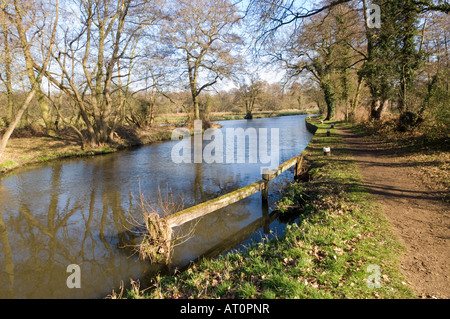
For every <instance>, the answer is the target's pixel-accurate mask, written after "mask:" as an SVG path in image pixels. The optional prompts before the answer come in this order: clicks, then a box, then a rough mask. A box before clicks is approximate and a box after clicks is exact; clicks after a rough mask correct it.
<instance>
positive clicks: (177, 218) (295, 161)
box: [164, 155, 303, 228]
mask: <svg viewBox="0 0 450 319" xmlns="http://www.w3.org/2000/svg"><path fill="white" fill-rule="evenodd" d="M294 165H295V170H294V179H296V178H297V177H298V176H299V175H300V174H301V170H302V165H303V155H297V156H294V157H293V158H291V159H290V160H288V161H286V162H284V163H283V164H281V165H280V166H278V168H276V169H274V170H271V171H268V172H264V173H263V174H262V180H260V181H258V182H256V183H253V184H251V185H248V186H246V187H243V188H241V189H238V190H235V191H233V192H230V193H228V194H225V195H222V196H220V197H218V198H215V199H212V200H209V201H207V202H204V203H201V204H198V205H196V206H193V207H189V208H186V209H184V210H182V211H179V212H177V213H175V214H172V215H169V216H167V217H165V218H164V220H165V223H166V225H167V226H168V227H171V228H173V227H177V226H181V225H182V224H184V223H186V222H188V221H191V220H194V219H196V218H199V217H202V216H205V215H207V214H209V213H212V212H214V211H216V210H218V209H220V208H223V207H226V206H228V205H231V204H233V203H236V202H237V201H240V200H241V199H244V198H246V197H249V196H250V195H253V194H255V193H257V192H259V191H261V192H262V200H263V201H267V198H268V194H269V181H271V180H272V179H274V178H275V177H277V176H278V175H280V174H281V173H283V172H284V171H286V170H288V169H289V168H291V167H292V166H294Z"/></svg>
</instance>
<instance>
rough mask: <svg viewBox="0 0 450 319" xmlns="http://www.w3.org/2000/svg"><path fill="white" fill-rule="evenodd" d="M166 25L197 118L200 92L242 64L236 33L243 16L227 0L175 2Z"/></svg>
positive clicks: (169, 44) (169, 42)
mask: <svg viewBox="0 0 450 319" xmlns="http://www.w3.org/2000/svg"><path fill="white" fill-rule="evenodd" d="M170 10H171V11H170V12H169V13H168V23H167V26H166V27H164V28H163V31H162V32H163V35H165V36H164V38H165V43H166V44H167V45H168V46H169V47H172V48H173V54H172V59H173V61H174V64H175V65H176V66H180V67H181V68H182V71H181V74H180V76H181V77H185V78H186V79H187V84H188V85H187V86H188V87H189V89H190V92H191V96H192V105H193V111H194V119H200V118H201V114H200V107H199V95H200V94H201V92H202V91H204V90H205V89H207V88H210V87H212V86H213V85H215V84H216V83H217V82H218V81H219V80H220V79H223V78H229V77H231V75H232V72H233V69H234V68H235V66H236V65H237V64H238V63H239V61H240V58H239V56H238V55H237V52H238V51H237V50H238V49H239V46H240V45H241V44H242V40H241V38H240V37H239V36H238V35H237V33H235V32H234V27H235V25H236V24H237V23H238V22H239V20H240V17H239V15H238V10H237V7H236V6H235V5H233V4H232V3H230V2H229V1H227V0H206V1H204V0H180V1H173V2H172V3H171V6H170Z"/></svg>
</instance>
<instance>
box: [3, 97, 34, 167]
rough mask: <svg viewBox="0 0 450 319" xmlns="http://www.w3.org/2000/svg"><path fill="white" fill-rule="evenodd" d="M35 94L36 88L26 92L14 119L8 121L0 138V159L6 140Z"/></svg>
mask: <svg viewBox="0 0 450 319" xmlns="http://www.w3.org/2000/svg"><path fill="white" fill-rule="evenodd" d="M35 94H36V89H35V88H33V89H31V91H30V92H29V93H28V95H27V97H26V99H25V101H24V102H23V104H22V106H21V107H20V109H19V110H18V111H17V113H16V116H15V117H14V120H12V121H11V123H9V125H8V128H7V129H6V131H5V134H3V136H2V138H1V140H0V159H1V158H2V156H3V153H4V152H5V149H6V144H8V140H9V138H10V137H11V134H12V132H13V131H14V129H15V128H16V126H17V124H18V123H19V122H20V119H21V118H22V115H23V113H24V112H25V110H26V109H27V108H28V106H29V105H30V103H31V100H32V99H33V97H34V95H35Z"/></svg>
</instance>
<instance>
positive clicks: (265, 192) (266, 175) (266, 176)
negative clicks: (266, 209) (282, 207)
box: [261, 171, 270, 203]
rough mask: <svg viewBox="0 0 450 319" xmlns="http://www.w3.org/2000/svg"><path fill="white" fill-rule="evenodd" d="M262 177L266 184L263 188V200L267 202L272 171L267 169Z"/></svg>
mask: <svg viewBox="0 0 450 319" xmlns="http://www.w3.org/2000/svg"><path fill="white" fill-rule="evenodd" d="M262 178H263V181H264V186H263V188H262V190H261V194H262V201H263V203H265V202H267V200H268V198H269V181H270V173H269V171H265V172H264V173H263V174H262Z"/></svg>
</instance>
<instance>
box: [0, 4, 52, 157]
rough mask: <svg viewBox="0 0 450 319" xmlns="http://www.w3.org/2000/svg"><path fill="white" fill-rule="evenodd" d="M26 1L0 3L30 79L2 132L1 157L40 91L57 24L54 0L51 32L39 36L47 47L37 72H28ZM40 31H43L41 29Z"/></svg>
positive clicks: (30, 63) (28, 50) (30, 62)
mask: <svg viewBox="0 0 450 319" xmlns="http://www.w3.org/2000/svg"><path fill="white" fill-rule="evenodd" d="M26 5H27V3H25V2H21V1H19V0H16V1H14V3H13V4H11V5H7V4H6V3H3V2H2V4H1V6H0V10H1V13H2V15H4V17H6V18H7V21H8V23H9V24H10V25H11V26H12V27H14V28H15V30H16V32H17V35H18V38H19V42H20V47H21V50H22V53H23V56H24V58H25V64H26V69H27V72H28V73H29V74H28V78H29V81H30V90H29V92H28V94H27V96H26V98H25V100H24V101H23V102H22V105H21V106H20V108H19V109H18V111H17V113H16V114H15V117H14V119H13V120H12V121H11V123H9V125H8V128H7V129H6V131H5V133H4V134H3V136H2V138H1V140H0V158H1V157H2V155H3V153H4V151H5V148H6V145H7V143H8V140H9V138H10V136H11V134H12V132H13V131H14V129H15V127H16V126H17V124H18V123H19V121H20V119H21V118H22V115H23V113H24V112H25V110H26V109H27V108H28V106H29V105H30V103H31V101H32V99H33V98H34V96H35V95H36V94H37V93H38V92H40V90H41V88H40V84H41V80H42V77H43V75H44V71H45V70H47V67H48V64H49V61H50V58H51V52H52V49H53V46H54V43H55V38H56V30H57V26H58V18H59V0H57V1H56V5H55V10H54V14H53V20H52V23H51V26H52V27H51V30H50V31H51V33H49V34H44V33H42V34H41V35H40V36H41V38H45V39H46V40H45V41H47V42H46V43H48V48H47V50H46V52H45V54H44V59H43V61H42V62H41V64H40V65H39V69H40V71H39V72H34V71H33V72H30V70H29V67H30V66H32V65H33V64H34V63H36V62H34V60H33V58H32V56H31V53H30V47H31V43H30V42H29V40H28V38H27V35H26V32H25V31H26V28H27V26H28V23H29V21H26V20H25V19H24V13H25V10H26ZM41 32H43V31H42V30H41Z"/></svg>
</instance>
